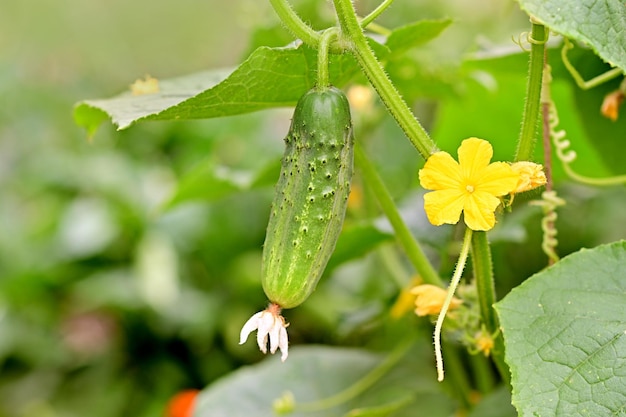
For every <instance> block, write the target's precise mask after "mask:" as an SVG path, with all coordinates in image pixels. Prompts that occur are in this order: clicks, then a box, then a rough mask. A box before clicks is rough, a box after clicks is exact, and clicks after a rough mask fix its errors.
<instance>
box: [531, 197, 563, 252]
mask: <svg viewBox="0 0 626 417" xmlns="http://www.w3.org/2000/svg"><path fill="white" fill-rule="evenodd" d="M530 204H532V205H535V206H540V207H541V208H542V209H543V219H541V230H542V231H543V241H542V243H541V249H542V250H543V252H544V253H545V254H546V255H547V256H548V259H549V260H550V263H555V262H557V261H558V260H559V255H558V254H557V253H556V247H557V246H558V245H559V241H558V239H557V238H556V236H557V234H558V230H557V228H556V220H557V218H558V215H557V213H556V209H557V208H558V207H560V206H563V205H565V200H563V199H562V198H560V197H558V196H557V194H556V191H554V190H550V191H544V192H543V193H542V194H541V200H535V201H531V202H530Z"/></svg>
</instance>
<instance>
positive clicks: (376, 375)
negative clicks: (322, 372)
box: [294, 337, 414, 413]
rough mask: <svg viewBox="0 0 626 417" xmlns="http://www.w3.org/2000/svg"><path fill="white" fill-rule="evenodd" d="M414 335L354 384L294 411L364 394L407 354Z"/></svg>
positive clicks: (315, 408) (320, 407) (316, 408)
mask: <svg viewBox="0 0 626 417" xmlns="http://www.w3.org/2000/svg"><path fill="white" fill-rule="evenodd" d="M413 341H414V339H413V337H410V338H408V339H406V340H405V341H403V342H401V343H399V344H398V345H396V347H395V348H394V350H392V351H391V353H389V355H388V356H387V357H386V358H385V359H384V360H383V361H382V363H381V364H380V365H378V366H377V367H376V368H374V369H372V371H370V373H368V374H367V375H365V376H364V377H363V378H361V379H359V380H358V381H357V382H355V383H354V385H352V386H350V387H348V388H346V389H345V390H343V391H341V392H339V393H337V394H335V395H333V396H331V397H327V398H324V399H321V400H319V401H314V402H310V403H303V404H296V406H295V408H294V411H298V412H300V413H309V412H313V411H320V410H327V409H329V408H332V407H336V406H338V405H340V404H343V403H345V402H347V401H350V400H351V399H353V398H355V397H356V396H358V395H360V394H362V393H363V392H365V390H367V389H368V388H370V387H371V386H372V385H374V384H375V383H376V382H377V381H378V380H380V378H382V377H383V376H384V375H385V374H386V373H387V372H389V371H390V370H391V368H393V367H394V366H395V365H396V364H397V363H398V361H399V360H400V359H402V358H403V357H404V355H406V353H407V352H408V351H409V348H410V347H411V346H412V345H413Z"/></svg>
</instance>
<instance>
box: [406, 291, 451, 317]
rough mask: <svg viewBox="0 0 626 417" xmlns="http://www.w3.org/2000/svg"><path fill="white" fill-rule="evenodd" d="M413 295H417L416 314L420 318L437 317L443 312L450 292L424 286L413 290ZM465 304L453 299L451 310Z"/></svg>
mask: <svg viewBox="0 0 626 417" xmlns="http://www.w3.org/2000/svg"><path fill="white" fill-rule="evenodd" d="M411 294H414V295H417V298H416V299H415V314H417V315H418V316H420V317H423V316H429V315H436V314H439V313H440V312H441V307H442V306H443V303H444V301H445V299H446V295H447V294H448V291H447V290H445V289H443V288H441V287H438V286H436V285H431V284H422V285H418V286H417V287H415V288H413V289H412V290H411ZM461 303H463V301H462V300H459V299H458V298H456V297H452V302H451V303H450V310H453V309H455V308H457V307H459V306H460V305H461Z"/></svg>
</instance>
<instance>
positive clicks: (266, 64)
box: [74, 45, 357, 133]
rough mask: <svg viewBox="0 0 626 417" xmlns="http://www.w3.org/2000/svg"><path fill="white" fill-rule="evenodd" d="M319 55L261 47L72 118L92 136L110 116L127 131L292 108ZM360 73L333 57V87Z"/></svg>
mask: <svg viewBox="0 0 626 417" xmlns="http://www.w3.org/2000/svg"><path fill="white" fill-rule="evenodd" d="M316 57H317V54H316V51H314V50H312V49H310V48H308V47H306V46H303V45H299V46H296V45H292V46H287V47H283V48H268V47H260V48H258V49H256V50H255V51H254V52H253V53H252V54H251V55H250V56H249V57H248V59H246V60H245V61H244V62H243V63H242V64H241V65H239V67H237V68H236V69H234V70H230V69H220V70H215V71H207V72H202V73H197V74H192V75H189V76H185V77H180V78H176V79H171V80H163V81H160V82H159V92H157V93H154V94H144V95H132V94H131V93H130V92H126V93H122V94H121V95H119V96H117V97H113V98H110V99H104V100H85V101H83V102H80V103H78V104H77V106H76V108H75V110H74V118H75V120H76V123H77V124H79V125H80V126H83V127H85V128H86V129H87V130H88V131H89V132H90V133H93V132H94V131H95V129H96V128H97V127H98V125H99V124H100V123H101V122H102V121H104V120H105V119H106V117H107V116H110V117H111V119H112V121H113V123H114V124H116V125H117V126H118V128H119V129H125V128H127V127H129V126H130V125H132V124H133V123H135V122H137V121H143V120H189V119H208V118H212V117H223V116H231V115H235V114H242V113H248V112H252V111H257V110H264V109H268V108H273V107H286V106H293V105H295V103H296V101H297V100H298V98H300V96H302V94H304V93H305V92H306V91H307V90H308V89H310V88H311V87H312V86H313V85H314V83H315V75H316V65H317V64H316V60H317V58H316ZM356 71H357V66H356V62H355V61H354V59H353V58H352V57H351V55H348V54H344V55H334V56H332V58H331V60H330V76H331V81H332V82H333V83H334V84H336V85H343V84H345V83H346V81H347V80H348V79H349V78H350V77H351V76H352V75H353V74H354V73H355V72H356Z"/></svg>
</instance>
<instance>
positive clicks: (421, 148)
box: [333, 0, 437, 159]
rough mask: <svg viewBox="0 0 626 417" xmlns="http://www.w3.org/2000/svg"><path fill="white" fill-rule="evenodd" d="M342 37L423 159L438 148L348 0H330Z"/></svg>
mask: <svg viewBox="0 0 626 417" xmlns="http://www.w3.org/2000/svg"><path fill="white" fill-rule="evenodd" d="M333 2H334V4H335V10H336V12H337V17H338V18H339V24H340V26H341V30H342V32H343V37H344V38H345V39H344V41H345V42H346V44H348V45H349V47H350V49H351V51H352V53H353V54H354V56H355V58H356V60H357V62H358V63H359V65H360V67H361V69H362V71H363V72H364V73H365V75H366V76H367V78H368V79H369V81H370V82H371V83H372V86H374V89H376V92H377V93H378V95H379V96H380V98H381V100H382V101H383V103H384V104H385V106H386V107H387V110H388V111H389V113H391V115H392V116H393V117H394V118H395V119H396V121H397V122H398V125H400V127H401V128H402V130H403V131H404V133H405V134H406V136H407V137H408V138H409V140H410V141H411V143H412V144H413V146H415V148H416V149H417V150H418V152H419V153H420V155H422V157H423V158H424V159H427V158H428V157H429V156H430V154H431V153H433V152H435V151H436V150H437V146H436V145H435V143H434V142H433V141H432V139H431V138H430V136H428V133H426V130H424V128H423V127H422V125H421V124H420V123H419V122H418V121H417V119H416V118H415V116H414V115H413V113H412V112H411V110H410V109H409V107H408V106H407V104H406V103H405V102H404V100H403V99H402V97H401V96H400V94H399V93H398V90H396V88H395V87H394V85H393V84H392V82H391V80H390V79H389V78H388V77H387V74H386V73H385V70H384V68H383V67H382V65H381V63H380V62H379V61H378V59H377V58H376V56H375V55H374V52H373V51H372V49H371V48H370V46H369V44H368V43H367V39H366V38H365V35H364V34H363V31H362V29H361V26H360V25H359V22H358V19H357V17H356V14H355V11H354V7H353V5H352V2H351V0H333Z"/></svg>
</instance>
